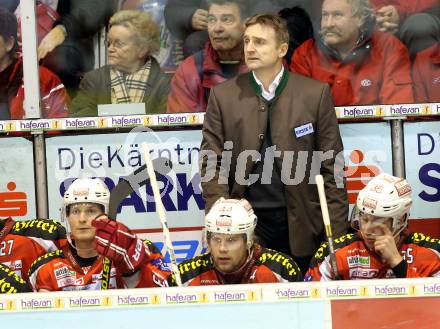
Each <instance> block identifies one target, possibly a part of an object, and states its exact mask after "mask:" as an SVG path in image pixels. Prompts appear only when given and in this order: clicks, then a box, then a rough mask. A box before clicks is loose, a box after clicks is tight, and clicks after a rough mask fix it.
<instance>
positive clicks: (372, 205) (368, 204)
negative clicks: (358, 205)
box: [362, 198, 377, 209]
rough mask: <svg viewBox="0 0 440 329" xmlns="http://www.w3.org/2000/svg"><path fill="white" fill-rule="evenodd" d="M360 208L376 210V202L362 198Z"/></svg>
mask: <svg viewBox="0 0 440 329" xmlns="http://www.w3.org/2000/svg"><path fill="white" fill-rule="evenodd" d="M362 206H364V207H367V208H370V209H376V208H377V200H374V199H370V198H364V200H363V201H362Z"/></svg>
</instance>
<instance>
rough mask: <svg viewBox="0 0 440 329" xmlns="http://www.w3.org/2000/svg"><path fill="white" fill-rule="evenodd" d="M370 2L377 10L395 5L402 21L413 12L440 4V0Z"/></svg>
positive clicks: (378, 0) (376, 0)
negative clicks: (439, 0)
mask: <svg viewBox="0 0 440 329" xmlns="http://www.w3.org/2000/svg"><path fill="white" fill-rule="evenodd" d="M370 2H371V5H372V6H373V7H374V9H375V10H379V9H380V8H382V7H385V6H394V7H395V8H396V10H397V12H398V13H399V16H400V21H401V22H402V21H403V20H404V19H405V18H406V17H408V16H409V15H411V14H415V13H418V12H421V11H424V10H426V9H429V8H432V7H435V6H438V5H439V2H438V0H371V1H370Z"/></svg>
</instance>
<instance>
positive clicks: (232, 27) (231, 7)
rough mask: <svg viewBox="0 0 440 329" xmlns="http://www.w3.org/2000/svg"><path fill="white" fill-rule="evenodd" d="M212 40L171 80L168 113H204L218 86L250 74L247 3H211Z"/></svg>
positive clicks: (231, 0)
mask: <svg viewBox="0 0 440 329" xmlns="http://www.w3.org/2000/svg"><path fill="white" fill-rule="evenodd" d="M209 3H210V4H209V8H208V35H209V41H208V42H207V43H206V45H205V48H204V50H201V51H199V52H197V53H195V54H194V55H192V56H190V57H188V58H186V59H185V60H184V61H183V62H182V63H181V64H180V66H179V68H178V69H177V71H176V74H175V75H174V77H173V79H172V80H171V91H170V95H169V96H168V104H167V112H168V113H179V112H180V113H185V112H204V111H205V110H206V106H207V101H208V96H209V91H210V89H211V88H212V87H214V86H215V85H217V84H219V83H221V82H224V81H226V80H227V79H230V78H233V77H235V76H236V75H237V74H239V73H243V72H246V71H247V67H246V64H244V58H243V32H244V21H245V19H246V17H247V5H246V2H245V1H244V0H211V1H210V2H209Z"/></svg>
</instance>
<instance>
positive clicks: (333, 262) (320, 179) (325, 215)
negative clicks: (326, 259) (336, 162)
mask: <svg viewBox="0 0 440 329" xmlns="http://www.w3.org/2000/svg"><path fill="white" fill-rule="evenodd" d="M315 180H316V187H317V188H318V194H319V203H320V204H321V212H322V220H323V222H324V227H325V234H326V236H327V241H328V249H329V252H330V264H331V266H332V271H333V275H334V278H335V280H339V274H338V265H337V263H336V254H335V246H334V244H333V234H332V227H331V225H330V216H329V214H328V207H327V199H326V197H325V189H324V178H323V177H322V175H316V176H315Z"/></svg>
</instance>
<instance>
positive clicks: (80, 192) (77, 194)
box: [73, 188, 89, 196]
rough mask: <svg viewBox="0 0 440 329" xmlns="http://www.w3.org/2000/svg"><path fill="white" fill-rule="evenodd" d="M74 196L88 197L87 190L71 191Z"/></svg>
mask: <svg viewBox="0 0 440 329" xmlns="http://www.w3.org/2000/svg"><path fill="white" fill-rule="evenodd" d="M73 195H74V196H86V195H89V189H88V188H87V189H80V190H73Z"/></svg>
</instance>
